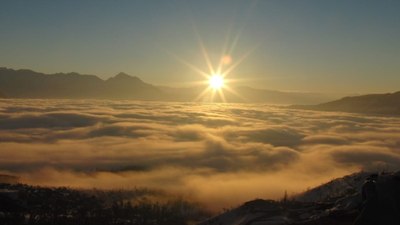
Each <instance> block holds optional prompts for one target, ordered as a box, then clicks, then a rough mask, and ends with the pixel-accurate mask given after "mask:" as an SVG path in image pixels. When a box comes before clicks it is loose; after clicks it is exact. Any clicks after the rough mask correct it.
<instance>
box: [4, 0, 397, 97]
mask: <svg viewBox="0 0 400 225" xmlns="http://www.w3.org/2000/svg"><path fill="white" fill-rule="evenodd" d="M0 3H1V7H0V30H1V32H0V43H1V44H0V62H1V65H0V66H5V67H11V68H15V69H20V68H29V69H33V70H37V71H40V72H45V73H55V72H71V71H76V72H79V73H85V74H95V75H99V76H100V77H102V78H108V77H110V76H113V75H115V74H116V73H118V72H120V71H124V72H126V73H129V74H132V75H136V76H139V77H140V78H142V79H143V80H145V81H147V82H150V83H154V84H166V85H177V86H182V85H188V84H190V82H193V81H198V80H202V79H203V77H202V76H200V75H198V74H197V73H195V72H194V71H193V70H191V69H190V68H189V67H187V66H186V65H184V64H183V63H182V62H180V61H179V60H177V59H176V58H180V59H182V60H184V61H186V62H188V63H190V64H193V65H195V66H196V67H199V68H200V69H202V70H204V71H207V66H206V63H205V60H204V58H203V56H202V54H201V51H200V48H199V38H198V37H200V38H201V40H202V41H203V43H204V45H205V46H206V48H207V52H208V53H209V55H210V57H211V59H212V60H213V62H214V63H215V64H216V62H217V61H218V59H219V58H220V56H221V52H222V49H223V47H224V45H225V44H226V43H228V44H229V45H228V46H230V45H232V44H233V43H235V42H234V40H236V39H235V38H236V37H238V39H237V42H236V45H235V48H234V51H233V52H232V53H231V57H232V59H233V62H236V61H237V60H238V59H239V58H240V57H241V56H243V55H244V54H245V53H246V52H249V51H250V50H251V54H250V55H249V56H248V57H247V58H246V59H245V60H244V61H243V62H242V63H241V64H240V65H239V66H238V67H237V68H236V70H234V71H233V72H232V73H231V74H229V77H230V78H231V79H237V80H238V81H237V85H250V86H253V87H258V88H267V89H278V90H297V91H318V92H346V93H367V92H388V91H396V90H399V89H400V88H399V87H398V84H399V83H400V42H399V40H400V13H399V12H400V1H396V0H392V1H390V0H381V1H378V0H375V1H372V0H358V1H356V0H353V1H349V0H337V1H321V0H313V1H311V0H302V1H295V0H292V1H288V0H259V1H251V0H247V1H246V0H215V1H211V0H203V1H196V0H171V1H166V0H158V1H156V0H152V1H149V0H130V1H127V0H120V1H105V0H104V1H102V0H99V1H88V0H81V1H77V0H69V1H54V0H42V1H28V0H26V1H19V0H12V1H11V0H10V1H8V0H3V1H1V2H0Z"/></svg>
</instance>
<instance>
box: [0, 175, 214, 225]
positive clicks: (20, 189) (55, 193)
mask: <svg viewBox="0 0 400 225" xmlns="http://www.w3.org/2000/svg"><path fill="white" fill-rule="evenodd" d="M163 195H164V194H163V193H159V192H156V191H152V190H148V189H135V190H104V191H103V190H97V189H93V190H75V189H71V188H64V187H60V188H53V187H37V186H30V185H23V184H7V183H1V182H0V224H2V225H3V224H4V225H7V224H12V225H31V224H32V225H33V224H41V225H54V224H58V225H70V224H85V225H99V224H104V225H125V224H130V225H145V224H148V225H150V224H151V225H186V224H188V221H197V220H200V219H201V218H204V217H206V216H207V215H208V213H207V212H205V211H202V209H201V208H200V207H199V206H198V205H197V204H195V203H192V202H188V201H184V200H182V199H172V198H171V200H169V201H167V202H156V201H151V200H149V199H148V198H156V197H160V198H161V197H164V198H165V196H163ZM183 209H184V210H183Z"/></svg>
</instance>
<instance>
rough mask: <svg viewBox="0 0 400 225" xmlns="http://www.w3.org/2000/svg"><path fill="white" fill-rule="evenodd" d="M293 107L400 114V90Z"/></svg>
mask: <svg viewBox="0 0 400 225" xmlns="http://www.w3.org/2000/svg"><path fill="white" fill-rule="evenodd" d="M292 108H297V109H310V110H321V111H341V112H354V113H370V114H385V115H400V92H395V93H388V94H371V95H362V96H354V97H345V98H342V99H339V100H336V101H331V102H327V103H322V104H319V105H303V106H301V105H296V106H292Z"/></svg>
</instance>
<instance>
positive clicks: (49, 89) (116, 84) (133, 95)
mask: <svg viewBox="0 0 400 225" xmlns="http://www.w3.org/2000/svg"><path fill="white" fill-rule="evenodd" d="M206 89H207V86H206V85H204V86H195V87H187V88H173V87H165V86H154V85H151V84H148V83H145V82H143V81H142V80H141V79H139V78H138V77H135V76H130V75H128V74H126V73H119V74H117V75H116V76H114V77H111V78H109V79H107V80H102V79H100V78H99V77H97V76H95V75H81V74H78V73H56V74H43V73H38V72H35V71H32V70H13V69H8V68H0V90H2V91H4V93H7V97H10V98H70V99H83V98H89V99H132V100H156V101H185V102H187V101H206V102H209V101H210V100H211V99H210V93H211V92H207V93H206V94H205V95H204V96H203V97H204V98H203V99H202V98H198V97H199V96H200V95H201V93H203V92H204V90H206ZM231 89H232V90H233V92H234V93H233V92H231V91H229V90H228V89H226V90H223V93H224V99H222V98H221V97H219V95H218V94H215V97H214V98H213V100H212V101H214V102H223V101H226V102H253V103H267V104H317V103H321V102H324V101H329V100H332V99H334V98H335V97H333V96H329V95H323V94H318V93H301V92H283V91H273V90H263V89H254V88H250V87H231Z"/></svg>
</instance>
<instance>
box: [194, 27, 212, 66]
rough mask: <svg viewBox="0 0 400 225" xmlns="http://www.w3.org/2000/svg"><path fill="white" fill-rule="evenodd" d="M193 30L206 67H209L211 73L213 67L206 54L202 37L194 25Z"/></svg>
mask: <svg viewBox="0 0 400 225" xmlns="http://www.w3.org/2000/svg"><path fill="white" fill-rule="evenodd" d="M193 31H194V33H195V35H196V37H197V41H198V44H199V47H200V50H201V53H202V54H203V57H204V60H205V61H206V64H207V67H208V69H209V71H211V73H215V70H214V67H213V65H212V63H211V59H210V56H209V55H208V52H207V49H206V47H205V45H204V42H203V39H202V38H201V36H200V34H199V32H198V31H197V29H196V27H195V26H193Z"/></svg>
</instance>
